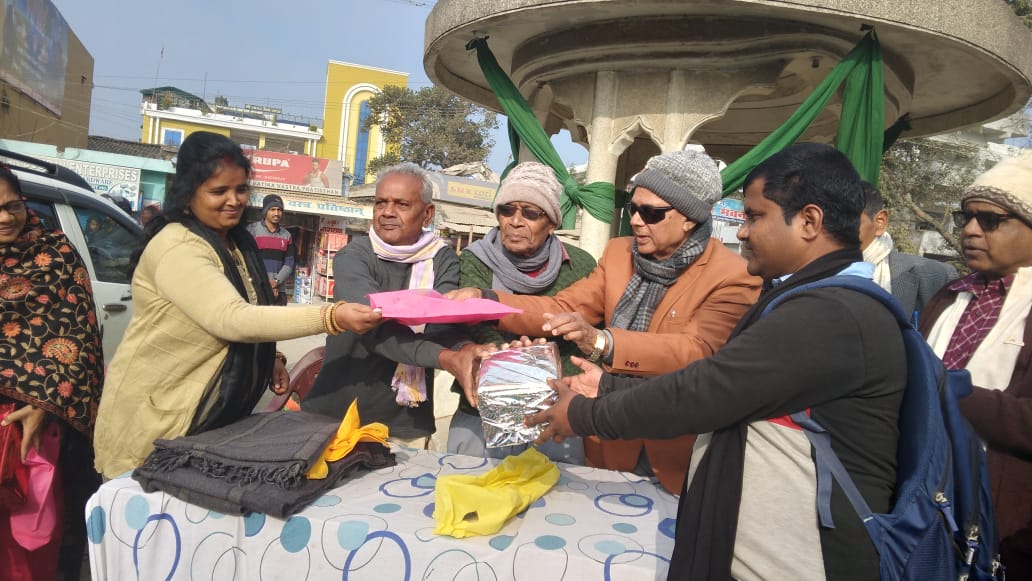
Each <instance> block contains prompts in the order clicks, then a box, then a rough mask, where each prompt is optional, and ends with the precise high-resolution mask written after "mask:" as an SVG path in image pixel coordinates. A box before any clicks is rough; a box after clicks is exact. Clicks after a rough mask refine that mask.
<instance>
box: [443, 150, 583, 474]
mask: <svg viewBox="0 0 1032 581" xmlns="http://www.w3.org/2000/svg"><path fill="white" fill-rule="evenodd" d="M562 191H563V186H562V184H560V183H559V180H557V179H556V177H555V172H554V171H552V168H550V167H548V166H547V165H545V164H543V163H538V162H536V161H525V162H523V163H520V164H518V165H516V167H514V168H512V170H511V171H510V172H509V173H508V175H506V176H505V179H504V180H502V183H501V185H500V186H499V188H498V194H497V195H496V196H495V200H494V207H495V214H496V216H497V218H498V226H497V227H495V228H492V229H491V231H490V232H488V233H487V235H486V236H484V238H483V239H481V240H477V241H476V242H474V243H473V244H470V245H469V246H468V247H467V248H466V249H465V250H463V252H462V255H461V256H460V257H459V285H460V286H463V287H476V288H490V289H494V290H496V291H504V292H508V293H513V294H519V295H531V296H554V295H555V294H557V293H559V292H560V291H562V290H563V289H565V288H567V287H569V286H570V285H571V284H573V283H575V282H577V281H578V280H580V279H582V278H584V277H586V276H588V274H590V273H591V271H592V269H594V268H595V259H594V258H592V256H591V255H590V254H588V253H587V252H585V251H583V250H581V249H580V248H577V247H576V246H574V245H572V244H566V243H563V242H562V241H560V240H559V238H557V237H556V235H555V230H556V228H558V227H559V226H560V224H562V219H563V217H562V210H561V209H560V206H559V196H560V195H561V194H562ZM470 335H471V336H472V338H473V340H474V341H476V342H477V343H480V344H487V343H493V344H505V343H509V342H511V341H513V340H515V339H519V338H520V336H519V335H514V334H512V333H505V332H503V331H500V330H499V329H497V328H496V326H495V325H494V324H491V323H481V324H479V325H475V326H473V327H472V328H471V329H470ZM578 354H580V351H579V350H578V349H577V345H576V344H575V343H563V344H561V345H560V347H559V355H560V357H561V360H562V366H563V375H571V374H577V373H579V370H578V369H577V366H576V365H574V364H573V363H572V362H571V361H570V357H571V356H573V355H578ZM452 391H455V392H458V393H462V390H461V388H460V386H459V385H458V384H457V383H456V384H455V385H453V386H452ZM528 447H529V444H522V445H514V446H504V447H500V448H487V447H486V440H485V436H484V428H483V424H482V421H481V419H480V413H479V412H478V411H477V409H476V407H475V406H474V405H473V404H472V403H471V402H469V401H467V400H466V398H465V397H460V398H459V406H458V409H457V410H456V411H455V414H454V415H453V416H452V420H451V426H450V428H449V430H448V451H449V452H452V453H454V454H465V455H467V456H486V457H489V458H504V457H506V456H509V455H514V454H519V453H521V452H523V451H524V450H525V449H526V448H528ZM538 451H539V452H541V453H543V454H545V455H546V456H548V457H549V458H550V459H552V460H554V461H556V462H566V463H567V464H583V463H584V446H583V444H582V443H581V440H580V438H571V439H570V440H568V441H565V442H563V443H561V444H558V443H557V444H546V445H544V446H541V447H539V448H538Z"/></svg>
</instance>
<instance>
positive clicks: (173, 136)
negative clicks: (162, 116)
mask: <svg viewBox="0 0 1032 581" xmlns="http://www.w3.org/2000/svg"><path fill="white" fill-rule="evenodd" d="M182 143H183V130H182V129H162V130H161V144H162V145H171V146H172V147H179V146H180V145H182Z"/></svg>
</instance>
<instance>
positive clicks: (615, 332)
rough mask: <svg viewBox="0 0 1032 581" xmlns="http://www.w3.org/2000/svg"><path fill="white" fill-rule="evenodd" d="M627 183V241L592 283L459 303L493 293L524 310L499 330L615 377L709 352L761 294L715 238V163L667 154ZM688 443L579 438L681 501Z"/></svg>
mask: <svg viewBox="0 0 1032 581" xmlns="http://www.w3.org/2000/svg"><path fill="white" fill-rule="evenodd" d="M631 186H632V197H631V203H630V204H628V205H627V212H628V213H629V214H630V220H631V228H632V229H633V231H634V236H633V237H625V238H617V239H614V240H611V241H610V242H609V244H608V245H607V246H606V249H605V252H604V253H603V255H602V258H601V259H600V260H599V265H598V267H597V268H596V269H595V270H594V271H593V272H592V273H591V274H590V275H588V277H587V278H584V279H582V280H580V281H578V282H576V283H574V284H572V285H570V286H569V287H567V288H566V289H564V290H562V291H560V292H559V293H558V294H556V295H555V296H551V297H547V296H528V295H517V294H513V293H507V292H502V291H496V290H492V289H462V290H460V291H456V292H455V293H454V294H455V296H457V297H460V298H468V297H471V296H486V297H488V298H494V297H497V300H499V301H500V302H502V303H505V304H506V305H510V306H514V307H517V308H520V309H523V310H524V313H523V314H521V315H510V316H508V317H506V318H504V319H502V320H501V321H500V322H499V329H500V330H502V331H505V332H508V333H515V334H525V335H529V336H538V337H562V338H563V339H565V340H566V341H569V342H572V343H574V344H576V345H577V347H578V349H579V350H580V351H581V353H583V354H584V355H586V356H587V357H586V359H587V360H588V361H592V362H599V363H601V364H602V365H603V366H604V368H605V369H606V371H609V372H611V373H617V374H628V375H638V376H648V375H657V374H661V373H667V372H671V371H674V370H677V369H681V368H682V367H684V366H685V365H687V364H688V363H690V362H692V361H695V360H697V359H701V358H704V357H708V356H710V355H712V354H713V353H714V352H716V351H717V349H719V348H720V347H721V346H723V345H724V342H725V341H726V340H727V337H728V335H729V334H730V333H731V329H733V328H734V326H735V324H736V323H737V322H738V319H739V317H740V316H741V315H742V314H743V313H744V312H745V311H746V310H747V309H748V308H749V307H750V306H751V305H752V304H753V303H754V302H755V301H756V297H757V296H758V295H759V288H760V280H759V279H757V278H755V277H752V276H750V275H749V274H748V273H747V272H746V268H745V261H744V260H743V259H742V258H741V257H739V256H738V255H736V254H734V253H733V252H731V251H730V250H727V249H726V248H724V245H723V244H722V243H721V242H720V241H719V240H716V239H713V238H711V237H710V234H711V231H712V229H711V221H710V212H711V209H712V207H713V204H714V203H715V202H716V201H717V200H719V199H720V194H721V181H720V174H719V173H718V171H717V164H716V163H715V162H714V161H713V160H712V159H711V158H710V157H709V156H708V155H706V154H705V153H703V152H700V151H692V150H686V151H674V152H670V153H666V154H663V155H659V156H656V157H653V158H652V159H650V160H649V161H648V163H647V164H646V165H645V169H643V170H642V171H641V172H640V173H639V174H638V175H636V176H634V178H633V179H632V181H631ZM596 325H597V326H598V327H600V328H596ZM573 361H574V362H575V363H576V362H579V364H581V365H584V359H581V358H576V357H575V358H573ZM693 442H694V436H685V437H681V438H676V439H673V440H664V441H658V440H655V441H653V440H610V441H604V442H603V441H600V440H598V439H597V438H586V439H585V441H584V452H585V456H586V459H587V461H588V463H589V464H591V465H593V466H598V467H602V468H608V469H612V470H625V471H630V470H634V471H637V472H639V473H641V474H645V475H654V476H656V477H657V478H659V480H660V482H661V483H662V484H663V486H664V487H665V488H666V489H667V490H669V491H671V492H672V493H674V494H679V493H680V492H681V486H682V484H683V482H684V476H685V473H686V471H687V467H688V463H689V460H690V458H691V449H692V444H693Z"/></svg>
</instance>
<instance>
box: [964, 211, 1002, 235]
mask: <svg viewBox="0 0 1032 581" xmlns="http://www.w3.org/2000/svg"><path fill="white" fill-rule="evenodd" d="M972 218H974V219H975V221H976V222H978V227H979V228H981V229H982V231H983V232H992V231H993V230H996V229H997V228H999V227H1000V222H1004V221H1007V220H1013V219H1014V218H1017V216H1015V215H1014V214H997V213H996V212H969V211H967V210H956V211H955V212H953V223H954V224H956V225H957V228H963V227H964V226H967V224H968V222H970V221H971V219H972Z"/></svg>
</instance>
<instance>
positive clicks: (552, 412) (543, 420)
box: [524, 379, 577, 446]
mask: <svg viewBox="0 0 1032 581" xmlns="http://www.w3.org/2000/svg"><path fill="white" fill-rule="evenodd" d="M569 381H570V380H569V379H559V380H556V379H553V380H551V381H549V382H548V384H549V385H551V386H552V389H554V390H555V392H556V399H555V403H553V404H552V406H551V407H549V408H548V409H547V410H544V411H540V412H538V413H536V414H531V415H529V416H527V417H526V419H525V420H524V423H525V424H526V425H527V426H529V427H534V426H542V430H541V434H540V435H539V436H538V437H537V440H535V441H534V443H535V444H537V445H539V446H540V445H541V444H544V443H545V442H548V441H553V442H562V441H563V440H565V439H566V438H569V437H571V436H576V435H577V434H575V433H574V431H573V428H571V427H570V417H569V415H568V413H569V408H570V400H572V399H573V398H574V397H576V396H577V394H576V393H574V392H573V390H572V389H570V386H569Z"/></svg>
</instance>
